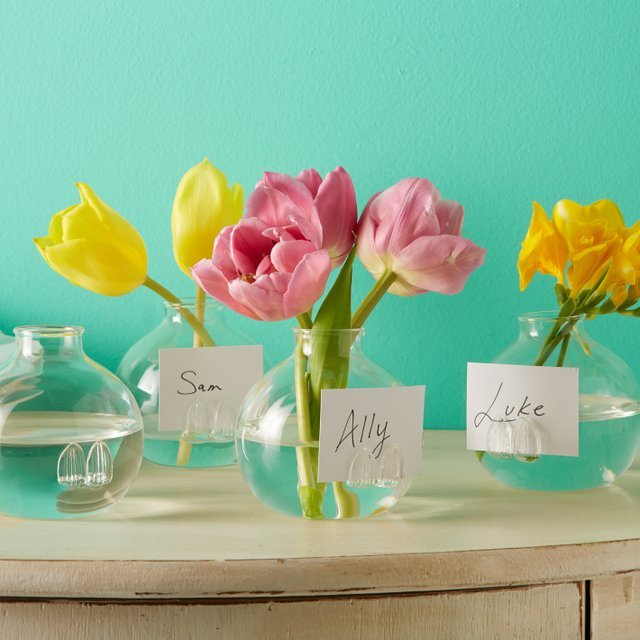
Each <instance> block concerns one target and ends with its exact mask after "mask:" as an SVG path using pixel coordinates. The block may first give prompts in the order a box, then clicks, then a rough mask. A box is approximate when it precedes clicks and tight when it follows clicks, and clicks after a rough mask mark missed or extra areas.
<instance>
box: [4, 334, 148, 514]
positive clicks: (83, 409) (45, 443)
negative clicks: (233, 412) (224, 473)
mask: <svg viewBox="0 0 640 640" xmlns="http://www.w3.org/2000/svg"><path fill="white" fill-rule="evenodd" d="M82 333H83V329H82V328H81V327H65V326H31V327H18V328H17V329H16V330H15V334H16V339H17V351H16V354H15V355H14V357H13V358H12V359H11V360H10V361H9V362H8V363H7V364H6V365H5V366H4V367H3V368H2V369H1V370H0V512H1V513H4V514H7V515H11V516H19V517H22V518H74V517H79V516H85V515H90V514H92V513H96V512H99V511H102V510H103V509H106V508H107V507H110V506H111V505H113V504H114V503H116V502H118V501H119V500H120V499H121V498H122V497H123V496H124V495H125V494H126V493H127V491H128V489H129V487H130V485H131V483H132V482H133V480H134V479H135V477H136V475H137V474H138V470H139V468H140V462H141V460H142V446H143V435H142V417H141V415H140V411H139V409H138V407H137V405H136V403H135V400H134V399H133V397H132V395H131V393H129V391H128V390H127V388H126V387H125V386H124V385H123V384H122V382H121V381H120V380H118V379H117V378H116V377H115V376H114V375H113V374H112V373H110V372H108V371H107V370H106V369H104V368H103V367H101V366H100V365H98V364H97V363H95V362H93V361H92V360H90V359H89V358H88V357H87V356H86V355H85V354H84V352H83V350H82Z"/></svg>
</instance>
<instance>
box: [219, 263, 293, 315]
mask: <svg viewBox="0 0 640 640" xmlns="http://www.w3.org/2000/svg"><path fill="white" fill-rule="evenodd" d="M274 275H278V276H279V278H276V279H274V278H273V276H274ZM282 276H285V278H287V279H290V278H291V276H290V275H289V274H272V275H268V276H260V277H259V278H258V279H257V280H256V281H255V282H251V283H249V282H245V281H244V280H234V281H233V282H232V283H231V285H230V286H229V292H230V293H231V295H232V296H233V298H234V299H235V300H237V302H238V303H239V304H241V305H242V306H244V307H246V308H248V309H251V310H252V312H253V313H255V314H256V315H257V316H258V317H259V318H260V320H266V321H268V322H275V321H277V320H284V319H285V318H286V317H287V316H286V315H285V314H284V311H283V304H282V296H283V293H282V287H283V283H282Z"/></svg>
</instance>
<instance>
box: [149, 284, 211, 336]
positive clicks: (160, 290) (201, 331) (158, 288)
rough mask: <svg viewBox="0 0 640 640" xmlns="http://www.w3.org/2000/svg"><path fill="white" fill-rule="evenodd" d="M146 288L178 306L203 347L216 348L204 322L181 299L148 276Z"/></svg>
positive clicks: (179, 311)
mask: <svg viewBox="0 0 640 640" xmlns="http://www.w3.org/2000/svg"><path fill="white" fill-rule="evenodd" d="M143 284H144V286H145V287H147V288H149V289H151V291H153V292H155V293H157V294H158V295H159V296H161V297H162V298H164V299H165V300H166V301H167V302H170V303H171V304H174V305H176V309H177V310H178V313H180V315H181V316H182V317H183V318H184V319H185V320H186V321H187V322H188V323H189V324H190V325H191V328H192V329H193V330H194V331H195V332H196V333H197V334H198V336H199V337H200V340H202V346H203V347H215V346H216V343H215V342H214V341H213V339H212V338H211V336H210V335H209V334H208V333H207V330H206V329H205V328H204V325H203V324H202V322H200V321H199V320H198V318H196V317H195V316H194V315H193V313H191V311H189V309H186V308H185V307H184V305H183V304H182V301H181V300H180V298H178V297H176V296H174V295H173V293H171V291H169V290H168V289H165V287H163V286H162V285H161V284H160V283H159V282H156V281H155V280H153V279H152V278H149V277H148V276H147V279H146V280H145V281H144V283H143Z"/></svg>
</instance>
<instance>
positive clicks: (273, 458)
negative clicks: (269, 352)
mask: <svg viewBox="0 0 640 640" xmlns="http://www.w3.org/2000/svg"><path fill="white" fill-rule="evenodd" d="M295 333H296V344H295V351H294V354H293V355H292V356H291V357H290V358H288V359H287V360H285V361H284V362H282V363H281V364H279V365H278V366H276V367H275V368H273V369H271V370H270V371H268V372H267V373H266V374H265V375H264V377H263V378H262V379H261V380H259V381H258V382H257V383H256V384H255V385H254V386H253V388H252V389H251V390H250V391H249V393H248V394H247V396H246V397H245V400H244V403H243V404H242V406H241V408H240V413H239V416H238V424H237V432H236V443H237V448H238V462H239V465H240V469H241V471H242V476H243V478H244V480H245V482H246V483H247V485H248V486H249V488H250V489H251V491H252V492H253V494H254V495H255V496H256V497H257V498H258V500H260V501H261V502H262V503H264V504H265V505H266V506H268V507H270V508H271V509H274V510H275V511H279V512H281V513H284V514H287V515H291V516H304V517H311V518H318V519H320V518H347V517H366V516H370V515H373V514H378V513H381V512H383V511H386V510H387V509H389V508H391V507H392V506H394V505H395V504H396V502H397V501H398V499H399V498H400V497H401V496H402V495H404V493H406V491H407V489H408V488H409V485H410V481H409V480H408V479H406V478H402V477H401V470H400V469H399V468H396V469H395V470H392V472H391V475H392V476H393V477H392V478H384V479H380V478H372V477H370V474H369V473H368V472H367V465H368V461H367V459H365V458H362V456H360V458H355V457H354V461H353V463H352V465H351V471H350V477H349V480H348V481H345V482H336V483H326V484H321V483H317V464H318V451H319V448H318V447H319V444H318V443H319V440H318V435H317V433H318V430H319V424H318V425H317V426H316V429H315V432H314V433H315V434H316V435H313V436H312V437H308V436H304V435H302V433H301V423H300V403H299V401H298V396H299V395H300V392H299V389H298V391H297V390H296V386H297V384H296V380H297V381H298V384H303V385H305V389H307V388H308V386H307V385H306V382H302V381H304V380H305V379H306V380H308V379H309V377H310V375H311V370H312V367H313V362H314V351H315V350H317V349H323V348H326V345H327V341H330V342H331V346H330V349H332V352H333V354H334V358H333V365H334V373H335V369H336V368H338V369H340V368H342V371H343V372H344V373H345V375H346V373H347V372H348V378H347V382H346V388H349V389H372V388H383V387H394V386H399V385H401V383H400V382H399V381H398V380H397V379H396V378H395V377H393V376H392V375H391V374H390V373H389V372H387V371H385V370H384V369H383V368H382V367H380V366H379V365H377V364H375V363H374V362H373V361H371V360H370V359H369V358H367V357H366V355H365V354H364V352H363V351H362V345H361V339H362V333H363V332H362V330H354V331H351V330H346V331H335V332H330V331H325V332H319V334H316V333H315V332H312V331H311V330H300V329H296V330H295ZM318 336H319V337H318ZM332 375H333V373H329V374H327V376H326V380H327V384H326V385H325V386H324V388H343V387H344V386H345V385H344V384H342V385H338V384H336V380H332ZM305 393H306V391H305ZM311 413H312V414H313V409H312V410H311ZM318 416H319V413H318ZM317 419H318V422H319V417H318V418H317ZM373 446H375V445H373ZM305 460H306V461H307V462H306V463H305V462H304V461H305ZM305 464H306V465H307V470H306V471H305V470H304V469H305ZM305 477H306V480H305ZM307 485H314V486H315V487H316V488H317V489H318V491H320V494H318V495H320V498H319V500H317V502H316V508H315V512H314V513H311V512H310V511H311V510H310V509H309V508H308V506H307V508H306V509H305V507H303V502H304V493H303V492H304V491H305V490H306V486H307ZM345 503H347V504H348V505H349V509H343V510H341V507H340V505H341V504H345Z"/></svg>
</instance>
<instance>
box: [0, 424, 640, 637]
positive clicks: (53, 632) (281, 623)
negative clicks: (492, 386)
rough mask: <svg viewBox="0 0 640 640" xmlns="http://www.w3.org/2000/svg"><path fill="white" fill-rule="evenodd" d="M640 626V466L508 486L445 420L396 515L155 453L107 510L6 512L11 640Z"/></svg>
mask: <svg viewBox="0 0 640 640" xmlns="http://www.w3.org/2000/svg"><path fill="white" fill-rule="evenodd" d="M589 637H590V638H593V639H594V640H595V639H597V640H600V639H608V638H612V639H615V640H624V639H625V638H629V639H638V638H640V465H638V464H636V466H635V467H634V468H633V469H631V470H630V471H629V472H628V473H627V474H626V475H625V476H624V477H623V478H621V479H620V480H619V482H618V484H617V485H615V486H612V487H607V488H603V489H598V490H593V491H588V492H582V493H560V494H548V493H533V492H523V491H519V490H515V489H507V488H504V487H502V486H500V485H499V484H497V483H496V482H495V481H494V480H493V479H492V478H491V477H490V476H489V475H488V474H487V473H486V472H485V471H484V470H483V469H482V467H481V466H480V465H479V464H478V463H477V461H476V459H475V457H474V455H473V454H470V453H468V452H466V451H465V450H464V440H463V434H462V433H460V432H428V433H427V434H426V436H425V462H424V473H423V476H422V477H421V478H420V479H419V480H417V481H416V482H415V483H414V485H413V487H412V489H411V491H410V493H409V494H408V495H407V496H406V497H405V498H404V499H403V500H402V501H401V502H400V503H399V504H398V506H397V507H396V508H395V509H394V510H392V511H391V512H389V513H388V514H385V515H382V516H380V517H378V518H375V519H370V520H362V521H347V522H339V521H327V522H314V521H305V520H302V519H299V520H298V519H292V518H286V517H284V516H279V515H276V514H273V513H271V512H270V511H268V510H267V509H266V508H265V507H263V506H262V505H261V504H260V503H258V502H257V501H256V500H255V499H254V498H253V496H252V495H251V494H250V493H249V491H248V489H246V488H245V486H244V484H243V483H242V481H241V479H240V476H239V472H238V470H237V469H236V468H226V469H219V470H210V471H209V470H208V471H191V470H184V469H171V468H164V467H159V466H155V465H152V464H148V463H145V464H144V465H143V469H142V471H141V474H140V477H139V479H138V480H137V481H136V483H135V484H134V486H133V488H132V490H131V492H130V494H129V495H128V496H127V498H126V499H125V500H124V501H122V502H121V503H120V504H119V505H117V506H115V507H114V508H113V509H111V510H110V511H108V512H106V513H105V514H103V515H100V516H94V517H90V518H86V519H82V520H76V521H65V522H53V521H41V522H37V521H26V520H18V519H12V518H4V517H1V516H0V639H1V640H14V639H19V640H31V639H36V638H46V639H47V640H62V639H64V640H71V639H73V640H85V639H94V638H95V639H100V640H102V639H105V640H106V639H109V640H124V639H127V640H128V639H131V638H135V639H136V640H147V639H149V640H151V639H153V640H159V639H163V638H179V639H182V638H194V639H200V638H239V639H242V638H252V639H253V638H268V639H276V638H277V639H284V638H304V639H305V640H316V639H318V640H319V639H322V640H324V639H325V638H326V639H330V638H353V639H358V640H359V639H367V640H375V639H378V638H382V639H392V638H393V639H395V638H398V639H402V640H409V639H412V638H438V639H439V638H452V639H456V640H457V639H466V638H473V639H474V640H477V639H482V638H500V639H502V638H505V639H506V638H508V639H509V640H514V639H522V638H535V639H536V640H538V639H540V638H549V639H552V640H567V639H572V638H589Z"/></svg>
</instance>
